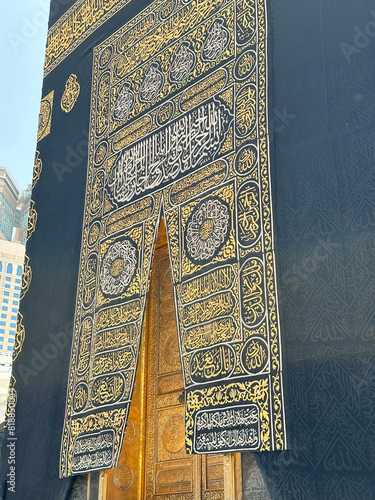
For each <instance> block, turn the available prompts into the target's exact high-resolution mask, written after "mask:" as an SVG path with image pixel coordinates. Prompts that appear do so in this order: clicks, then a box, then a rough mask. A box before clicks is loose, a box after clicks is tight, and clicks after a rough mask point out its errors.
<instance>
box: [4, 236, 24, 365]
mask: <svg viewBox="0 0 375 500" xmlns="http://www.w3.org/2000/svg"><path fill="white" fill-rule="evenodd" d="M24 257H25V245H22V244H21V243H15V242H12V241H5V240H0V308H1V309H0V354H4V355H6V354H9V353H11V352H12V351H13V347H14V339H15V335H16V326H17V313H18V306H19V301H20V293H21V280H22V270H23V261H24Z"/></svg>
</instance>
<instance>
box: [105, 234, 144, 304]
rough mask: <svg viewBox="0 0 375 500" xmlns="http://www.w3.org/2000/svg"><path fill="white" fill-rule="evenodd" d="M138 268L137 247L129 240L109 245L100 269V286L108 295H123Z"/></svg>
mask: <svg viewBox="0 0 375 500" xmlns="http://www.w3.org/2000/svg"><path fill="white" fill-rule="evenodd" d="M136 268H137V249H136V247H135V246H134V245H133V244H132V243H131V242H130V241H129V240H124V241H117V242H116V243H114V244H113V245H112V246H110V247H109V249H108V250H107V253H106V254H105V256H104V259H103V264H102V268H101V271H100V288H101V290H102V292H103V293H104V294H106V295H110V296H112V297H113V296H117V295H121V294H122V293H123V292H124V291H125V290H126V288H127V287H128V286H129V284H130V282H131V280H132V279H133V277H134V274H135V271H136Z"/></svg>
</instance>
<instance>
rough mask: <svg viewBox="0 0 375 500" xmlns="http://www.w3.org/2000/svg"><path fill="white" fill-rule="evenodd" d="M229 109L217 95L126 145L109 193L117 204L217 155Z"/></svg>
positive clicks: (110, 178)
mask: <svg viewBox="0 0 375 500" xmlns="http://www.w3.org/2000/svg"><path fill="white" fill-rule="evenodd" d="M230 121H231V117H230V114H229V110H228V108H227V107H226V106H224V105H223V104H220V103H219V102H218V101H216V100H215V99H213V100H211V101H210V102H208V103H207V104H204V105H202V106H200V107H199V108H197V109H195V110H194V111H192V112H191V113H188V114H186V115H184V116H182V117H181V118H178V119H177V120H176V121H174V122H172V123H171V124H170V125H168V126H166V127H165V128H163V129H161V130H159V131H157V132H156V133H154V134H152V135H150V136H148V137H147V138H146V139H143V140H142V141H140V142H138V143H135V144H134V145H133V146H131V147H130V148H128V149H125V150H124V151H123V152H122V153H121V155H120V157H119V158H118V160H117V161H116V163H115V165H114V167H113V168H112V169H111V172H110V174H109V177H108V180H107V183H106V193H107V195H108V197H109V198H110V200H111V201H112V202H113V203H114V204H115V205H118V204H120V203H124V202H127V201H130V200H132V199H133V198H134V197H135V196H137V195H139V194H141V193H144V192H148V191H151V190H155V189H157V188H158V187H161V186H165V185H166V184H168V183H169V182H171V181H173V180H174V179H175V178H176V177H177V176H179V175H180V174H181V173H185V172H189V171H191V170H194V169H196V168H198V167H200V166H202V165H204V164H205V163H207V162H208V161H210V160H212V159H213V158H214V157H215V154H216V153H217V151H218V150H219V148H220V145H221V144H222V142H223V141H224V139H225V136H226V134H227V132H228V124H229V123H230Z"/></svg>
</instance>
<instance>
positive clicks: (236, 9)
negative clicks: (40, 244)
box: [61, 0, 286, 476]
mask: <svg viewBox="0 0 375 500" xmlns="http://www.w3.org/2000/svg"><path fill="white" fill-rule="evenodd" d="M266 43H267V25H266V11H265V2H264V0H190V1H189V0H163V1H161V0H155V1H154V2H153V3H151V4H150V5H149V6H148V7H147V8H146V9H145V10H144V11H143V12H141V13H140V14H139V15H138V16H137V17H136V18H134V19H132V20H130V21H129V23H127V24H126V25H125V26H124V27H123V28H122V29H120V30H119V31H118V32H116V33H114V34H113V35H112V36H111V37H110V38H109V39H107V40H106V41H105V42H103V43H102V44H101V45H100V46H98V47H97V48H96V49H95V55H94V69H93V81H92V102H91V106H92V113H91V117H92V120H91V130H90V154H89V165H88V177H87V190H86V204H85V216H84V225H83V240H82V251H81V267H80V275H79V283H78V292H77V305H76V318H75V330H74V340H73V346H72V355H71V356H72V357H71V368H70V377H69V384H68V392H67V405H66V418H65V428H64V433H63V440H62V447H61V476H69V475H71V474H79V473H82V472H87V471H92V470H97V469H104V468H110V467H113V466H114V465H115V464H116V461H117V458H118V454H119V450H120V447H121V443H122V435H123V432H124V429H125V424H126V419H127V414H128V409H129V405H130V400H131V395H132V391H133V386H134V379H135V370H136V365H137V357H138V351H139V345H140V333H141V331H142V321H143V313H144V308H145V302H146V295H147V289H148V283H149V274H150V268H151V261H152V253H153V247H154V241H155V234H156V229H157V226H158V224H159V219H160V216H161V214H163V216H164V218H165V221H166V226H167V233H168V243H169V251H170V259H171V265H172V277H173V284H174V290H175V305H176V311H177V323H178V335H179V345H180V354H181V360H182V368H183V374H184V384H185V391H186V408H185V410H186V415H185V424H186V447H187V451H188V452H190V453H218V452H229V451H242V450H253V451H265V450H282V449H285V447H286V436H285V419H284V403H283V389H282V386H283V384H282V363H281V352H280V328H279V316H278V303H277V286H276V276H275V257H274V245H273V225H272V206H271V203H272V199H271V185H270V159H269V145H268V122H267V120H268V117H267V92H268V89H267V45H266Z"/></svg>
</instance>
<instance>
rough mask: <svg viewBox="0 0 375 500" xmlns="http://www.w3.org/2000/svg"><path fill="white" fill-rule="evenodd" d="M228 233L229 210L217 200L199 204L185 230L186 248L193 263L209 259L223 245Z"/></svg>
mask: <svg viewBox="0 0 375 500" xmlns="http://www.w3.org/2000/svg"><path fill="white" fill-rule="evenodd" d="M228 232H229V209H228V207H227V206H226V205H225V204H224V203H222V202H221V201H219V200H217V199H209V200H207V201H204V202H203V203H201V204H199V205H198V206H197V207H196V208H195V209H194V211H193V213H192V214H191V216H190V219H189V221H188V223H187V228H186V237H185V238H186V248H187V253H188V255H189V257H190V258H191V259H192V260H194V261H207V260H209V259H211V258H212V257H213V256H214V255H215V254H217V253H218V252H219V250H220V249H221V248H222V246H223V245H224V243H225V241H226V239H227V237H228Z"/></svg>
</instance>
